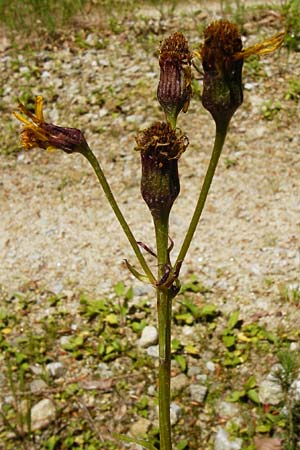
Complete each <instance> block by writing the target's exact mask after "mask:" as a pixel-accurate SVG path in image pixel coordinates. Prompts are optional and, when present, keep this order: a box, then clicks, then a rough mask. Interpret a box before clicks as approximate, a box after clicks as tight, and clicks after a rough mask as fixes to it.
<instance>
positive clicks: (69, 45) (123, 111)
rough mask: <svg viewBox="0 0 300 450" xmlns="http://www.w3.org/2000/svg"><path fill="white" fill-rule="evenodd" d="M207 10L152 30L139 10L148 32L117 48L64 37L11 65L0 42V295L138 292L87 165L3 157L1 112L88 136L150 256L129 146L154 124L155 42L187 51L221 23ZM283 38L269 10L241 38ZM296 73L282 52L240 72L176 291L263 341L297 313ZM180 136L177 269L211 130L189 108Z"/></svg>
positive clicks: (179, 14)
mask: <svg viewBox="0 0 300 450" xmlns="http://www.w3.org/2000/svg"><path fill="white" fill-rule="evenodd" d="M273 3H274V2H273ZM275 3H276V2H275ZM277 3H278V4H279V3H280V2H277ZM210 5H211V6H207V5H206V6H205V7H204V6H203V7H201V8H200V7H199V5H194V6H193V8H192V7H191V9H190V10H189V11H184V10H182V9H181V8H178V11H176V13H175V16H174V17H173V18H172V19H168V20H167V21H166V22H163V23H161V24H160V26H161V28H159V22H158V20H157V11H156V10H155V11H154V10H145V11H143V14H144V17H146V19H141V21H140V22H136V21H130V20H128V21H127V22H126V27H125V30H124V31H120V32H119V33H118V34H113V33H111V32H109V31H106V32H105V33H97V32H95V31H88V32H83V33H82V40H83V42H85V43H86V44H87V45H82V42H81V45H80V44H78V40H77V41H76V40H75V38H74V37H73V36H69V37H68V39H65V40H64V41H63V43H62V44H61V45H57V46H53V44H52V45H48V44H45V45H44V46H43V48H37V49H35V50H34V51H25V50H24V51H19V52H16V51H15V50H14V49H12V48H10V47H9V41H7V40H6V39H4V38H3V39H2V43H1V58H0V71H1V73H2V77H4V80H5V83H4V86H3V93H2V100H1V109H2V117H3V119H4V120H2V121H1V124H0V127H1V135H2V136H3V139H4V140H3V150H5V152H3V153H2V154H1V155H0V165H1V174H2V176H1V181H0V208H1V212H2V214H1V223H0V285H2V289H3V292H5V293H8V295H12V293H14V292H16V291H18V290H22V289H24V286H30V285H32V283H33V284H35V285H37V286H39V288H41V289H44V290H47V291H51V292H54V293H56V294H66V295H68V296H69V298H72V294H73V293H75V292H87V293H89V294H90V295H94V296H97V295H104V294H109V293H110V292H111V290H112V286H113V285H114V284H115V283H116V282H117V281H120V280H124V281H125V282H126V283H129V284H131V285H133V286H134V287H135V288H136V289H142V288H141V286H140V285H139V284H138V283H137V282H136V281H135V280H134V279H132V277H131V275H130V274H129V273H128V272H127V271H126V268H125V267H124V263H123V261H124V259H125V258H126V259H128V260H129V261H130V263H131V264H136V261H135V257H134V255H133V253H132V251H131V250H130V248H129V245H128V244H127V241H126V238H125V237H124V236H123V234H122V230H121V229H120V227H119V225H118V224H117V222H116V221H115V219H114V216H113V213H112V211H111V210H110V207H109V205H108V203H107V201H106V199H105V197H104V194H103V193H102V192H101V190H100V188H99V187H98V185H97V181H96V178H95V176H94V174H93V173H92V170H91V169H90V167H89V166H88V165H87V162H86V161H85V160H83V158H82V157H81V156H78V155H66V154H63V153H61V152H59V151H56V152H53V153H49V152H45V151H41V150H34V151H30V152H24V151H22V150H20V151H18V152H17V153H16V154H14V155H11V154H10V155H7V150H8V149H10V150H16V149H18V147H19V143H18V133H19V125H18V123H16V121H15V120H14V119H13V118H12V117H11V112H12V111H13V109H14V105H15V104H16V98H17V97H20V98H23V99H25V98H27V99H28V98H29V97H30V96H31V95H37V94H41V95H43V96H44V98H45V115H46V120H47V121H49V122H54V123H56V124H59V125H61V126H72V127H78V128H80V129H82V130H84V131H85V135H86V138H87V141H88V142H89V144H90V147H91V148H92V149H93V150H94V151H95V153H96V155H97V156H98V157H99V160H100V162H101V165H102V167H103V169H104V172H105V173H106V175H107V177H108V180H109V182H110V184H111V187H112V190H113V192H114V193H115V196H116V198H117V200H118V202H119V204H120V206H121V209H122V211H123V212H124V215H125V217H126V218H127V220H128V222H129V224H130V226H132V229H133V231H134V234H135V236H136V239H137V240H138V241H143V242H145V243H147V244H148V245H149V246H153V242H154V237H153V227H152V223H151V218H150V214H149V212H148V211H147V209H146V206H145V205H144V204H143V202H142V200H141V197H140V193H139V180H140V161H139V155H138V154H137V153H136V152H135V151H134V147H135V140H134V137H135V135H136V133H137V131H138V130H139V129H141V128H144V127H146V126H148V125H149V124H150V123H152V121H153V120H157V119H163V114H162V112H161V110H160V108H159V106H158V103H157V101H156V99H155V91H156V86H157V82H158V76H159V71H158V62H157V48H158V45H159V42H160V41H161V39H162V38H163V37H164V36H167V35H168V34H169V33H170V32H172V31H174V30H176V29H178V27H180V28H181V29H183V31H184V32H185V34H186V36H187V37H188V39H189V40H190V43H191V46H192V47H194V46H195V45H196V43H198V42H199V34H198V32H197V26H198V27H201V26H202V25H203V24H205V23H207V21H210V20H211V19H212V18H215V17H218V14H219V12H218V5H219V2H216V3H215V2H210ZM183 15H184V17H183ZM281 29H282V18H281V17H280V16H279V15H278V14H277V13H276V14H275V12H274V11H273V10H272V9H271V8H269V9H268V10H267V12H266V13H264V14H263V13H260V14H258V13H253V16H251V15H250V16H249V21H246V22H245V24H244V30H245V33H244V39H245V45H246V46H248V45H252V44H253V43H254V42H257V41H258V40H260V39H263V38H264V37H266V36H270V35H272V34H275V33H276V32H278V31H279V30H281ZM299 73H300V60H299V53H295V52H291V53H290V54H287V51H286V49H284V48H283V49H281V51H278V52H277V53H276V54H273V55H269V56H268V57H266V58H264V59H262V60H261V61H260V62H259V63H254V62H253V61H252V62H251V61H250V62H248V63H246V64H245V70H244V83H245V92H244V96H245V99H244V103H243V105H242V106H241V107H240V109H239V110H238V112H237V113H236V114H235V116H234V118H233V120H232V122H231V126H230V131H229V134H228V138H227V141H226V144H225V147H224V151H223V155H222V157H221V161H220V164H219V167H218V170H217V174H216V176H215V178H214V181H213V185H212V189H211V191H210V194H209V198H208V201H207V204H206V207H205V210H204V213H203V216H202V219H201V222H200V224H199V227H198V229H197V232H196V235H195V239H194V241H193V243H192V245H191V248H190V251H189V253H188V256H187V259H186V261H185V264H184V266H183V268H182V277H181V278H182V280H185V279H188V278H189V277H190V276H191V275H192V274H196V276H197V278H198V279H199V280H200V281H201V283H203V285H204V286H207V287H208V288H210V289H211V290H212V292H213V301H214V303H215V304H216V305H217V306H218V307H220V308H221V311H222V313H223V314H229V313H230V312H232V311H233V310H235V309H236V308H237V307H238V308H240V314H241V317H242V318H243V319H245V320H246V321H247V320H249V319H250V318H251V317H254V316H255V317H259V318H260V323H261V324H264V325H267V327H268V329H270V330H272V329H277V328H278V326H280V325H281V326H283V327H284V328H285V329H287V330H288V329H289V328H293V329H297V328H299V325H300V311H299V304H295V303H293V302H291V301H289V300H290V298H289V293H290V292H299V280H300V177H299V171H300V129H299V124H298V118H299V117H300V116H299V112H300V111H299V108H300V106H299V105H300V101H299V93H298V99H297V98H296V99H295V98H294V99H290V98H288V97H289V95H288V94H289V92H290V83H291V82H292V81H293V80H297V79H298V80H299ZM198 83H199V85H200V86H201V80H200V81H198ZM178 125H179V127H180V128H181V130H183V131H184V132H185V133H186V134H187V135H188V137H189V141H190V145H189V148H188V149H187V151H186V152H185V154H184V155H183V156H182V158H181V160H180V173H181V195H180V198H179V199H178V200H177V201H176V204H175V206H174V208H173V212H172V216H171V237H172V239H173V240H174V242H175V248H174V250H173V255H172V256H173V258H174V259H175V257H176V253H177V252H178V251H179V248H180V244H181V242H182V239H183V236H184V233H185V230H186V228H187V225H188V221H189V218H190V217H191V215H192V212H193V208H194V205H195V203H196V199H197V195H198V192H199V189H200V186H201V182H202V179H203V176H204V174H205V170H206V167H207V164H208V161H209V157H210V152H211V148H212V145H213V136H214V126H213V123H212V120H211V118H210V117H209V115H208V113H207V112H205V111H204V110H203V108H202V106H201V102H200V100H199V99H198V95H197V94H195V96H194V99H193V100H192V103H191V105H190V109H189V111H188V113H187V114H186V115H182V116H180V119H179V122H178ZM153 268H155V263H154V264H153ZM284 292H285V293H287V294H286V296H285V297H284V295H283V293H284ZM284 300H286V301H284ZM72 305H73V304H72V301H70V302H69V309H70V311H71V310H72V307H73V306H72ZM153 319H154V317H153Z"/></svg>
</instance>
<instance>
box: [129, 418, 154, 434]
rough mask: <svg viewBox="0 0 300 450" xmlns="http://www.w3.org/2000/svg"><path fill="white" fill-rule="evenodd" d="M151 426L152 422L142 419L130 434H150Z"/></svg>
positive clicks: (132, 427)
mask: <svg viewBox="0 0 300 450" xmlns="http://www.w3.org/2000/svg"><path fill="white" fill-rule="evenodd" d="M150 425H151V422H150V420H148V419H145V418H144V417H141V418H139V419H138V420H137V422H135V423H134V424H133V425H132V426H131V427H130V434H131V435H132V436H144V435H146V434H147V433H148V430H149V428H150Z"/></svg>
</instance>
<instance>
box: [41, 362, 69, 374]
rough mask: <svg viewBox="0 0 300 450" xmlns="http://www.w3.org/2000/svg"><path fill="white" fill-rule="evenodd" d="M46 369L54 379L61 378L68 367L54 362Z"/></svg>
mask: <svg viewBox="0 0 300 450" xmlns="http://www.w3.org/2000/svg"><path fill="white" fill-rule="evenodd" d="M46 369H47V371H48V372H49V374H50V375H51V376H52V377H53V378H60V377H62V376H63V375H64V373H65V372H66V367H65V366H64V364H63V363H61V362H52V363H49V364H47V365H46Z"/></svg>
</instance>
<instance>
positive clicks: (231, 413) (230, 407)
mask: <svg viewBox="0 0 300 450" xmlns="http://www.w3.org/2000/svg"><path fill="white" fill-rule="evenodd" d="M217 412H218V415H219V416H221V417H222V418H228V419H231V418H233V417H236V416H238V415H239V414H240V409H239V407H238V405H237V404H235V403H231V402H225V401H220V402H219V403H218V405H217Z"/></svg>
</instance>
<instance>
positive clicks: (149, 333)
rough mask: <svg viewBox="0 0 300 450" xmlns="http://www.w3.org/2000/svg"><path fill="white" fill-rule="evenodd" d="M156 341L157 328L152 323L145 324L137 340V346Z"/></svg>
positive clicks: (144, 345) (155, 342)
mask: <svg viewBox="0 0 300 450" xmlns="http://www.w3.org/2000/svg"><path fill="white" fill-rule="evenodd" d="M157 342H158V333H157V329H156V328H155V327H154V326H152V325H147V326H146V327H145V328H144V329H143V331H142V336H141V337H140V339H139V340H138V346H139V347H149V346H150V345H155V344H157Z"/></svg>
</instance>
